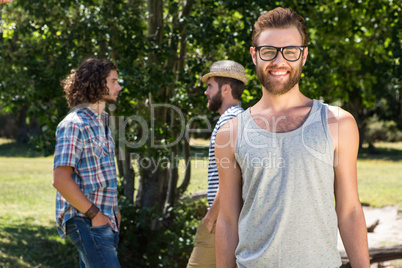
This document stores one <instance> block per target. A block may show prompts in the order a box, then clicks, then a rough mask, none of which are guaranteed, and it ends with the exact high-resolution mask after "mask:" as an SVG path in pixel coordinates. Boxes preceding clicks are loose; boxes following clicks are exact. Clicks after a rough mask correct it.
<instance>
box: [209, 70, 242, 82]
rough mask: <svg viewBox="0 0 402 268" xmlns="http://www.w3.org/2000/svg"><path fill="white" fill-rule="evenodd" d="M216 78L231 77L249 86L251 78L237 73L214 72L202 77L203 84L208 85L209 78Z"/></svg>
mask: <svg viewBox="0 0 402 268" xmlns="http://www.w3.org/2000/svg"><path fill="white" fill-rule="evenodd" d="M214 76H219V77H229V78H233V79H237V80H239V81H242V82H243V83H244V84H247V82H248V80H249V78H248V77H247V76H245V75H242V74H237V73H232V72H212V73H208V74H206V75H204V76H203V77H202V79H201V80H202V82H203V83H204V84H206V83H208V78H210V77H214Z"/></svg>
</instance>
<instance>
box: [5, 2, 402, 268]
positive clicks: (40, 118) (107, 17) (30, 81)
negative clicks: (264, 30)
mask: <svg viewBox="0 0 402 268" xmlns="http://www.w3.org/2000/svg"><path fill="white" fill-rule="evenodd" d="M277 6H283V7H289V8H292V9H294V10H295V11H296V12H297V13H299V14H300V15H301V16H303V17H304V18H305V19H306V25H307V27H308V35H309V38H310V43H309V56H308V60H307V64H306V66H305V67H304V69H303V75H302V79H301V82H300V88H301V90H302V92H303V93H304V94H306V95H307V96H309V97H311V98H316V99H319V100H322V101H324V102H326V103H329V104H334V105H338V106H341V107H343V108H344V109H346V110H348V111H349V112H351V113H352V114H353V116H354V117H355V119H356V121H357V123H358V127H359V133H360V151H359V159H358V180H359V193H360V197H361V201H362V202H363V203H364V204H367V205H370V206H374V207H384V206H396V207H400V208H401V207H402V175H401V172H400V170H401V167H402V160H401V159H402V143H401V141H402V132H401V130H402V94H401V87H402V82H401V79H402V67H401V64H400V61H401V54H402V30H401V29H402V22H401V19H400V18H401V17H402V10H401V6H402V3H401V1H400V0H397V1H394V0H371V1H369V0H359V1H352V2H351V1H346V0H331V1H329V0H305V1H296V0H285V1H258V0H257V1H249V0H244V1H215V0H186V1H177V0H175V1H173V0H172V1H162V0H148V1H141V0H109V1H101V0H85V1H83V0H57V1H56V0H47V1H23V0H14V1H13V2H12V3H9V4H3V5H0V16H1V17H0V22H1V28H0V137H2V139H1V140H0V267H72V266H74V265H75V266H77V263H78V260H77V256H76V255H77V254H76V252H75V250H74V249H73V247H72V244H71V242H70V241H69V240H62V239H60V238H59V237H58V234H57V232H56V228H55V220H54V201H55V190H54V189H53V187H52V185H51V183H52V160H53V159H52V154H53V150H54V144H55V129H56V127H57V124H58V123H59V122H60V121H61V120H62V119H63V117H64V116H65V115H66V114H67V113H68V111H69V109H68V107H67V103H66V100H65V98H64V96H63V91H62V87H61V83H60V81H61V80H62V79H64V78H65V77H66V76H67V75H68V74H69V73H70V71H71V69H73V68H75V67H77V66H78V65H79V63H80V62H82V61H83V60H84V59H86V58H88V57H97V58H107V59H110V60H112V61H114V62H116V63H117V65H118V68H119V76H120V79H121V81H120V82H121V84H122V86H123V90H122V92H121V94H120V96H119V100H118V104H117V105H116V106H113V107H112V108H113V109H109V112H110V113H111V125H112V126H114V128H113V129H114V134H115V140H116V148H117V150H116V160H117V165H118V171H119V179H118V181H119V185H120V187H119V189H120V206H121V211H122V216H123V219H122V230H121V231H122V235H121V242H120V245H119V257H120V259H121V262H122V265H123V267H184V266H185V264H186V262H187V259H188V257H189V254H190V252H191V249H192V243H193V236H194V233H195V228H196V225H197V223H198V222H199V220H200V219H201V218H202V217H203V215H204V214H205V212H206V200H205V198H201V199H199V200H197V201H194V199H189V198H187V196H188V195H190V194H193V193H196V192H198V191H203V190H205V189H206V185H207V179H206V176H207V170H206V169H207V150H208V148H207V147H208V144H209V142H208V138H209V135H210V133H211V131H212V129H211V126H212V127H213V125H214V124H215V122H216V120H217V118H218V117H217V116H218V115H217V114H213V113H211V112H209V111H208V110H207V109H206V98H205V96H204V94H203V93H204V91H205V85H202V83H201V81H200V78H201V77H202V75H203V74H205V73H206V72H208V69H209V66H210V65H211V64H212V62H214V61H216V60H223V59H231V60H235V61H237V62H239V63H241V64H243V65H244V66H245V67H246V72H247V74H248V76H249V77H250V78H251V80H250V82H249V83H248V84H247V85H246V90H245V92H244V94H243V98H242V106H243V108H247V107H250V106H251V105H253V104H254V103H255V102H256V101H257V100H258V99H259V98H260V96H261V88H260V86H259V83H258V80H257V79H256V76H255V72H254V65H253V63H252V61H251V58H250V56H249V47H250V44H251V33H252V28H253V23H254V21H255V20H256V19H257V18H258V16H259V15H260V14H261V13H262V12H265V11H268V10H270V9H272V8H275V7H277ZM161 104H162V105H161ZM167 104H168V105H167ZM109 108H110V107H109ZM144 126H147V127H148V128H144ZM183 131H184V135H183ZM133 155H135V158H132V157H130V156H133ZM144 163H149V164H147V165H144ZM161 163H163V165H161ZM190 163H191V164H190Z"/></svg>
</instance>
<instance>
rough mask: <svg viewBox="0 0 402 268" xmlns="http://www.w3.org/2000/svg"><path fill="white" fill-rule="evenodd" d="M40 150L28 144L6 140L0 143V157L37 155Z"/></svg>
mask: <svg viewBox="0 0 402 268" xmlns="http://www.w3.org/2000/svg"><path fill="white" fill-rule="evenodd" d="M39 156H42V154H41V153H40V152H37V151H35V150H34V149H32V148H31V147H30V146H29V145H28V144H20V143H17V142H8V143H2V144H0V157H39Z"/></svg>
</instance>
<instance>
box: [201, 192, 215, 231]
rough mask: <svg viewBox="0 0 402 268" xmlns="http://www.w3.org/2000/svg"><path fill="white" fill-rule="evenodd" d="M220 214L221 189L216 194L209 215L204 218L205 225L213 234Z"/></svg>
mask: <svg viewBox="0 0 402 268" xmlns="http://www.w3.org/2000/svg"><path fill="white" fill-rule="evenodd" d="M218 213H219V188H218V191H217V192H216V195H215V199H214V202H213V203H212V205H211V207H210V208H209V210H208V212H207V214H206V215H205V217H204V224H205V226H206V227H207V229H208V231H209V232H210V233H211V232H212V230H213V229H214V224H215V222H216V220H217V218H218Z"/></svg>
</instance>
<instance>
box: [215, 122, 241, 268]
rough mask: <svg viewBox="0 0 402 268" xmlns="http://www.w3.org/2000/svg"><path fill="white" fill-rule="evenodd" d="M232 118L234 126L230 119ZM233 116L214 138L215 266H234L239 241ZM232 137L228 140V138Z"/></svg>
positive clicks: (238, 176)
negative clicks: (216, 198)
mask: <svg viewBox="0 0 402 268" xmlns="http://www.w3.org/2000/svg"><path fill="white" fill-rule="evenodd" d="M233 121H235V125H236V126H235V127H233V125H232V124H231V123H233ZM234 133H237V119H234V120H231V121H229V123H227V124H226V125H225V126H223V127H222V128H221V129H220V130H219V132H218V134H217V136H216V140H215V156H216V163H217V166H218V172H219V192H220V204H219V215H218V220H217V223H216V236H215V244H216V257H217V259H216V261H217V267H218V268H231V267H236V256H235V250H236V247H237V244H238V241H239V236H238V220H239V214H240V210H241V208H242V205H243V203H242V196H241V182H242V178H241V172H240V168H239V166H238V165H237V163H236V160H235V156H234V144H235V142H234V141H235V140H236V138H235V137H234ZM231 139H232V140H231Z"/></svg>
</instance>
